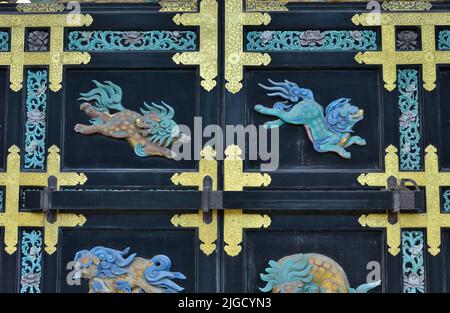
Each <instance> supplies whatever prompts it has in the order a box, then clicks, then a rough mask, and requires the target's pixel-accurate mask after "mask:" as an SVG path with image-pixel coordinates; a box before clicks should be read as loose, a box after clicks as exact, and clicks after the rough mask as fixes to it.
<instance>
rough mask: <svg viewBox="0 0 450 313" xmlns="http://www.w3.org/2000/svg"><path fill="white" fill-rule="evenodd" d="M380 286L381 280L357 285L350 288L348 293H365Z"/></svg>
mask: <svg viewBox="0 0 450 313" xmlns="http://www.w3.org/2000/svg"><path fill="white" fill-rule="evenodd" d="M380 284H381V280H378V281H375V282H373V283H367V284H362V285H359V286H358V287H356V289H355V288H350V293H367V292H368V291H369V290H372V289H373V288H375V287H377V286H379V285H380Z"/></svg>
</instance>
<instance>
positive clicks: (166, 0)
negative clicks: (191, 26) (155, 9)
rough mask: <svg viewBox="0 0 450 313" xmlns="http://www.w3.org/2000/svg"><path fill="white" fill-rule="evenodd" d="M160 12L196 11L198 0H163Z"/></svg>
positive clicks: (160, 3)
mask: <svg viewBox="0 0 450 313" xmlns="http://www.w3.org/2000/svg"><path fill="white" fill-rule="evenodd" d="M159 5H160V6H161V9H160V10H159V12H196V11H197V0H161V1H159Z"/></svg>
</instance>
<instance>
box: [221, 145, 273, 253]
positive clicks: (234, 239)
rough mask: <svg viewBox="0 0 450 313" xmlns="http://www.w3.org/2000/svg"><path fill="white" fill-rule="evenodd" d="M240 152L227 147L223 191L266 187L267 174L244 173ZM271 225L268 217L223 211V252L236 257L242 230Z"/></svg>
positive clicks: (239, 247)
mask: <svg viewBox="0 0 450 313" xmlns="http://www.w3.org/2000/svg"><path fill="white" fill-rule="evenodd" d="M241 153H242V151H241V149H240V148H239V147H238V146H236V145H232V146H228V147H227V149H226V150H225V156H226V157H225V160H224V190H225V191H242V190H243V189H244V187H260V186H268V185H269V184H270V182H271V178H270V176H269V175H268V174H260V173H244V172H243V161H242V159H241V157H240V155H241ZM270 223H271V219H270V217H269V216H268V215H261V214H244V213H243V210H225V213H224V225H223V239H224V241H225V248H224V249H225V252H226V253H227V254H228V255H230V256H236V255H238V254H239V253H240V252H241V250H242V247H241V246H240V244H241V242H242V238H243V229H244V228H261V227H264V228H267V227H269V225H270Z"/></svg>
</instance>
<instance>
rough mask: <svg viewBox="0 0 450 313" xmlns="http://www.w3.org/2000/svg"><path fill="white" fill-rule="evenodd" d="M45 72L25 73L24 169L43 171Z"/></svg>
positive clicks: (46, 81)
mask: <svg viewBox="0 0 450 313" xmlns="http://www.w3.org/2000/svg"><path fill="white" fill-rule="evenodd" d="M47 85H48V72H47V70H29V71H27V101H26V114H27V120H26V122H25V154H24V167H25V168H27V169H43V168H44V163H45V132H46V118H45V117H46V110H47Z"/></svg>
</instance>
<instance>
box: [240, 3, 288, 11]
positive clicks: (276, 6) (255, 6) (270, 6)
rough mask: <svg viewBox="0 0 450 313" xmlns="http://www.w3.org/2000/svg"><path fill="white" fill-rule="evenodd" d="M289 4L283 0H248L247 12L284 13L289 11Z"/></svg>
mask: <svg viewBox="0 0 450 313" xmlns="http://www.w3.org/2000/svg"><path fill="white" fill-rule="evenodd" d="M288 2H289V1H283V0H247V1H246V2H245V3H246V10H247V12H258V11H259V12H261V11H266V12H282V11H287V10H288V8H287V7H286V4H288Z"/></svg>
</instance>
